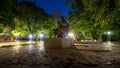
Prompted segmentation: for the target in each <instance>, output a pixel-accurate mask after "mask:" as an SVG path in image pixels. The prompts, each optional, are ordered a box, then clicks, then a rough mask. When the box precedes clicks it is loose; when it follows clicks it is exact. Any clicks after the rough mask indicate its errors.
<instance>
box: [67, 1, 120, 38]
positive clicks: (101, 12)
mask: <svg viewBox="0 0 120 68" xmlns="http://www.w3.org/2000/svg"><path fill="white" fill-rule="evenodd" d="M71 1H72V8H73V10H74V11H73V12H70V13H69V15H68V17H67V19H68V20H69V21H70V22H71V23H70V25H71V29H73V30H74V31H76V32H75V33H76V34H78V33H79V32H82V33H83V36H84V37H93V38H100V37H101V36H102V35H103V34H104V32H105V31H107V30H111V29H112V30H114V31H115V34H116V33H118V32H119V30H120V28H119V27H120V25H119V24H120V19H119V18H120V0H71ZM71 1H70V3H71ZM68 2H69V1H68V0H67V3H68ZM117 37H119V35H117Z"/></svg>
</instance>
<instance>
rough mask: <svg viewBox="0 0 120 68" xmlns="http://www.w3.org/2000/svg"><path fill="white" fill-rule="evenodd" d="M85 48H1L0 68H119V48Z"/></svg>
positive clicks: (34, 46) (30, 46) (33, 46)
mask: <svg viewBox="0 0 120 68" xmlns="http://www.w3.org/2000/svg"><path fill="white" fill-rule="evenodd" d="M86 47H87V48H88V49H90V48H91V46H89V45H88V46H81V45H78V46H75V47H74V48H73V49H45V48H44V46H43V45H42V44H39V45H27V46H14V47H3V48H0V68H120V46H118V45H112V46H111V47H112V50H111V51H99V50H98V51H97V50H91V49H90V50H87V49H85V48H86ZM94 47H95V46H94ZM99 48H100V47H99Z"/></svg>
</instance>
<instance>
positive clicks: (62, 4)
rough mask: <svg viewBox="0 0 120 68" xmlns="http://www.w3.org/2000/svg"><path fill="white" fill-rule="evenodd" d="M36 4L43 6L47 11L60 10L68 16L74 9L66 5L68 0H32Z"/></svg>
mask: <svg viewBox="0 0 120 68" xmlns="http://www.w3.org/2000/svg"><path fill="white" fill-rule="evenodd" d="M27 1H29V0H27ZM32 1H36V5H37V6H40V7H42V8H43V9H44V10H45V12H46V13H49V14H51V13H52V12H54V11H60V12H61V15H63V16H67V14H68V12H70V11H71V10H72V9H71V8H68V7H67V5H66V0H32Z"/></svg>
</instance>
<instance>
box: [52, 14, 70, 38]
mask: <svg viewBox="0 0 120 68" xmlns="http://www.w3.org/2000/svg"><path fill="white" fill-rule="evenodd" d="M57 24H58V26H57V28H56V29H54V30H53V31H54V34H55V37H57V38H65V37H66V36H67V33H68V30H69V24H68V23H67V22H66V21H65V19H64V17H63V16H61V17H60V18H59V19H58V20H57Z"/></svg>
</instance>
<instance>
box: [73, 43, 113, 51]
mask: <svg viewBox="0 0 120 68" xmlns="http://www.w3.org/2000/svg"><path fill="white" fill-rule="evenodd" d="M75 47H76V48H77V49H79V50H91V51H92V50H95V51H111V50H112V46H110V45H107V44H75Z"/></svg>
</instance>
